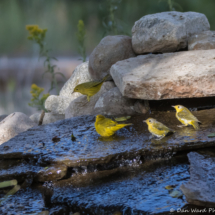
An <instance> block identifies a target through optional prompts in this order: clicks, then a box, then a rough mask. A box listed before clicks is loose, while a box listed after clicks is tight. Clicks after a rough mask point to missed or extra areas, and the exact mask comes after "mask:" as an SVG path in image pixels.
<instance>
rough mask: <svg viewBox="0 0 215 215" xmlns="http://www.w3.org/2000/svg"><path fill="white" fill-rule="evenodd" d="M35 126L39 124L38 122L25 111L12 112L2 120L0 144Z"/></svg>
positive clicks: (0, 123) (0, 124)
mask: <svg viewBox="0 0 215 215" xmlns="http://www.w3.org/2000/svg"><path fill="white" fill-rule="evenodd" d="M34 126H37V124H35V123H34V122H33V121H32V120H31V119H30V118H29V117H28V116H26V115H25V114H24V113H20V112H15V113H12V114H10V115H9V116H7V117H6V118H4V120H2V121H1V122H0V145H1V144H2V143H4V142H6V141H8V140H9V139H11V138H12V137H15V136H16V135H18V134H19V133H22V132H24V131H26V130H28V129H29V128H32V127H34Z"/></svg>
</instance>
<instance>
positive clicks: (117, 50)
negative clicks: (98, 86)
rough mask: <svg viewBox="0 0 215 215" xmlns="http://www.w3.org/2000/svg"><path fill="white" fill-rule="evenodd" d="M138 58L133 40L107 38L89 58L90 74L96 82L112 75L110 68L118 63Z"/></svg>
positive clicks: (120, 36)
mask: <svg viewBox="0 0 215 215" xmlns="http://www.w3.org/2000/svg"><path fill="white" fill-rule="evenodd" d="M134 56H136V55H135V53H134V51H133V49H132V45H131V38H130V37H128V36H123V35H116V36H107V37H105V38H103V39H102V40H101V42H100V43H99V44H98V46H96V48H95V49H94V50H93V52H92V53H91V55H90V58H89V73H90V75H91V77H92V78H93V79H94V80H100V79H102V78H104V77H105V75H107V74H109V73H110V67H111V66H112V65H113V64H114V63H116V62H117V61H120V60H124V59H127V58H130V57H134Z"/></svg>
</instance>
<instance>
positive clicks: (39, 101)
mask: <svg viewBox="0 0 215 215" xmlns="http://www.w3.org/2000/svg"><path fill="white" fill-rule="evenodd" d="M43 91H44V88H40V87H38V86H37V85H36V84H32V85H31V95H32V99H31V102H30V103H29V104H28V105H29V106H31V107H34V108H37V109H38V110H44V111H45V112H47V110H46V109H45V101H46V99H47V98H48V97H49V95H50V94H49V93H47V94H43V95H42V96H41V93H42V92H43Z"/></svg>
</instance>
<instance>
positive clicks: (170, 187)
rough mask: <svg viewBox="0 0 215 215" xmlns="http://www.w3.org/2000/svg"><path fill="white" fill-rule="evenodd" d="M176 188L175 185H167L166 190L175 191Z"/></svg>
mask: <svg viewBox="0 0 215 215" xmlns="http://www.w3.org/2000/svg"><path fill="white" fill-rule="evenodd" d="M174 187H175V186H173V185H167V186H166V187H165V188H166V189H167V190H172V189H174Z"/></svg>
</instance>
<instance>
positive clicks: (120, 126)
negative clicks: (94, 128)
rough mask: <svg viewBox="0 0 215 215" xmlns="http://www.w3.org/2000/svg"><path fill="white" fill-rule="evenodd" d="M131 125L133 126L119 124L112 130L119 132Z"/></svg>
mask: <svg viewBox="0 0 215 215" xmlns="http://www.w3.org/2000/svg"><path fill="white" fill-rule="evenodd" d="M129 125H133V124H131V123H129V124H117V125H116V126H114V127H113V128H112V129H113V130H115V131H117V130H119V129H121V128H124V127H125V126H129Z"/></svg>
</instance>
